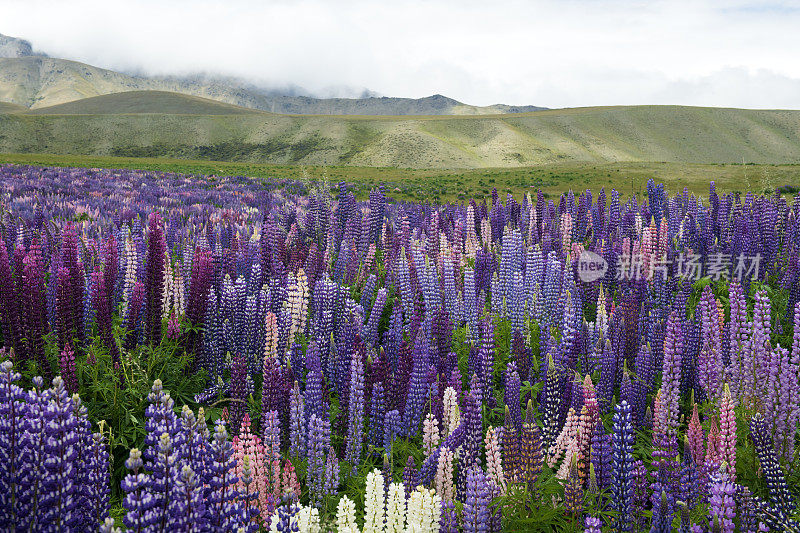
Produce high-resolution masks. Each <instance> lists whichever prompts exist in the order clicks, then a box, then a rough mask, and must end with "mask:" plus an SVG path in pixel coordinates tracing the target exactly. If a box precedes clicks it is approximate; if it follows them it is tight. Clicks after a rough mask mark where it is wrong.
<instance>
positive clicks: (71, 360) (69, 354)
mask: <svg viewBox="0 0 800 533" xmlns="http://www.w3.org/2000/svg"><path fill="white" fill-rule="evenodd" d="M59 366H60V367H61V377H62V379H64V383H65V385H66V387H67V391H68V392H69V393H71V394H74V393H76V392H78V378H77V377H76V376H75V352H74V351H72V346H70V345H69V343H67V345H66V346H64V349H63V350H62V351H61V358H60V361H59Z"/></svg>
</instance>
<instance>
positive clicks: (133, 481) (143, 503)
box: [122, 448, 158, 531]
mask: <svg viewBox="0 0 800 533" xmlns="http://www.w3.org/2000/svg"><path fill="white" fill-rule="evenodd" d="M143 466H144V463H143V462H142V452H140V451H139V450H138V449H137V448H132V449H131V451H130V456H129V457H128V459H127V460H126V461H125V467H126V468H127V469H128V470H129V471H130V472H129V473H128V475H126V476H125V478H124V479H123V480H122V490H123V491H124V492H125V499H124V501H123V505H124V507H125V510H126V511H127V512H126V513H125V518H124V522H125V525H126V526H127V527H128V528H129V529H131V530H133V531H146V530H148V528H150V527H152V526H154V525H155V523H156V520H157V518H158V517H157V516H156V514H155V513H154V512H153V510H152V509H153V506H154V505H155V503H156V502H155V500H154V498H153V494H152V492H151V491H150V476H149V475H148V474H146V473H145V472H144V471H143V468H142V467H143Z"/></svg>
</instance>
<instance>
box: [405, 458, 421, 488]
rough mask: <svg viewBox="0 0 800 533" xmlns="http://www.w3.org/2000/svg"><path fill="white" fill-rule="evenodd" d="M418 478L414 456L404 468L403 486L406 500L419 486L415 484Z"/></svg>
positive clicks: (407, 461)
mask: <svg viewBox="0 0 800 533" xmlns="http://www.w3.org/2000/svg"><path fill="white" fill-rule="evenodd" d="M417 476H418V474H417V466H416V463H415V462H414V456H412V455H409V456H408V459H407V460H406V465H405V467H404V468H403V486H404V487H405V489H406V498H408V497H409V496H410V495H411V493H412V492H414V488H415V487H416V486H417V485H416V484H415V480H416V478H417Z"/></svg>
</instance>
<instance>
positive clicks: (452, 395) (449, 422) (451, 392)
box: [442, 387, 461, 440]
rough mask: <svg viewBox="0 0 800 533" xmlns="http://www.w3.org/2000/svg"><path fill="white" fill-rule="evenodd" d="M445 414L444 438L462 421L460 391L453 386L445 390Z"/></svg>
mask: <svg viewBox="0 0 800 533" xmlns="http://www.w3.org/2000/svg"><path fill="white" fill-rule="evenodd" d="M442 402H443V416H442V421H443V423H442V440H444V439H446V438H447V437H449V436H450V434H451V433H452V432H453V431H455V430H456V428H457V427H458V423H459V422H460V421H461V414H460V412H459V409H458V393H456V390H455V389H454V388H453V387H447V388H446V389H445V390H444V398H443V399H442Z"/></svg>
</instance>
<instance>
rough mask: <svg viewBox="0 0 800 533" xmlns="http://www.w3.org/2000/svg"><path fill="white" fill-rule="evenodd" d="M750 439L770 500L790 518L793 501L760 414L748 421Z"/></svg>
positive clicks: (792, 510)
mask: <svg viewBox="0 0 800 533" xmlns="http://www.w3.org/2000/svg"><path fill="white" fill-rule="evenodd" d="M750 437H751V438H752V439H753V446H754V448H755V449H756V454H757V455H758V462H759V463H760V465H761V470H762V471H763V472H764V478H765V479H766V481H767V486H768V487H769V494H770V500H771V501H772V502H773V503H774V504H775V506H776V508H777V510H778V511H779V512H780V513H782V514H783V516H791V515H792V514H793V513H794V511H795V504H794V500H793V498H792V496H791V494H790V492H789V490H788V488H787V486H786V477H785V475H784V473H783V469H782V468H781V466H780V464H779V463H778V460H777V458H776V454H775V449H774V448H773V447H772V439H771V438H770V436H769V430H768V429H767V426H766V423H765V421H764V418H763V416H762V415H761V413H756V414H755V415H753V418H751V419H750Z"/></svg>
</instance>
